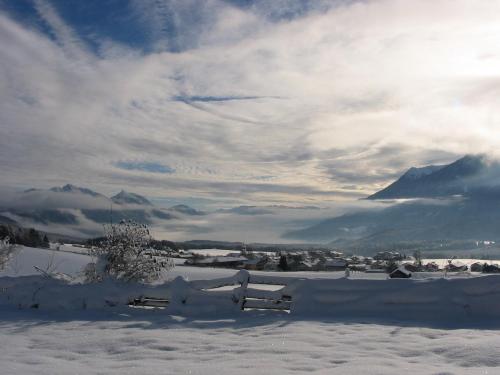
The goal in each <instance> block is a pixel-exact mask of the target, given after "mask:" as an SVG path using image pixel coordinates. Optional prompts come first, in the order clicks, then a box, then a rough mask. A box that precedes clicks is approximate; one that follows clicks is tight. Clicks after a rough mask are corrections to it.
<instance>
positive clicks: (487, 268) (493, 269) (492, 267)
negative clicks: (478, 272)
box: [483, 263, 500, 273]
mask: <svg viewBox="0 0 500 375" xmlns="http://www.w3.org/2000/svg"><path fill="white" fill-rule="evenodd" d="M483 273H500V267H498V265H497V264H486V263H485V264H484V266H483Z"/></svg>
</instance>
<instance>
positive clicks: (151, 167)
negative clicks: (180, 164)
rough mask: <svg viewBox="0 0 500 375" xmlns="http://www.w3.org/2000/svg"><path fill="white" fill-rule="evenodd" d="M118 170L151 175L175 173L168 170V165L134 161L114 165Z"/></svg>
mask: <svg viewBox="0 0 500 375" xmlns="http://www.w3.org/2000/svg"><path fill="white" fill-rule="evenodd" d="M115 165H116V166H117V167H118V168H120V169H125V170H127V171H143V172H151V173H167V174H171V173H174V172H175V169H173V168H170V167H169V166H168V165H165V164H160V163H154V162H147V161H144V162H135V161H119V162H118V163H116V164H115Z"/></svg>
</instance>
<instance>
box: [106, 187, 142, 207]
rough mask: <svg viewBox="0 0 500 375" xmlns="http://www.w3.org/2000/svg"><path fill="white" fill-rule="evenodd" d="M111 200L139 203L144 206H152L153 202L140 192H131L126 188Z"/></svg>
mask: <svg viewBox="0 0 500 375" xmlns="http://www.w3.org/2000/svg"><path fill="white" fill-rule="evenodd" d="M111 200H112V201H113V202H114V203H116V204H138V205H143V206H152V203H151V202H150V201H149V200H147V199H146V198H145V197H143V196H142V195H139V194H135V193H130V192H127V191H125V190H122V191H120V192H119V193H118V194H116V195H115V196H113V197H111Z"/></svg>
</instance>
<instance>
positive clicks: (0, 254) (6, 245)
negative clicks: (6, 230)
mask: <svg viewBox="0 0 500 375" xmlns="http://www.w3.org/2000/svg"><path fill="white" fill-rule="evenodd" d="M14 251H16V245H14V244H11V243H10V238H9V237H8V236H7V237H5V238H4V239H1V240H0V270H3V269H4V267H5V265H6V264H7V262H8V260H9V259H10V257H11V256H12V254H13V253H14Z"/></svg>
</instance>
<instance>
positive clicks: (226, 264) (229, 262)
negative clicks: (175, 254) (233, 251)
mask: <svg viewBox="0 0 500 375" xmlns="http://www.w3.org/2000/svg"><path fill="white" fill-rule="evenodd" d="M247 260H248V259H247V258H245V257H241V256H240V257H228V256H225V257H223V256H221V257H205V258H192V259H188V260H187V261H186V264H188V265H192V266H197V267H222V268H238V267H242V266H243V265H244V263H245V262H246V261H247Z"/></svg>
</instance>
